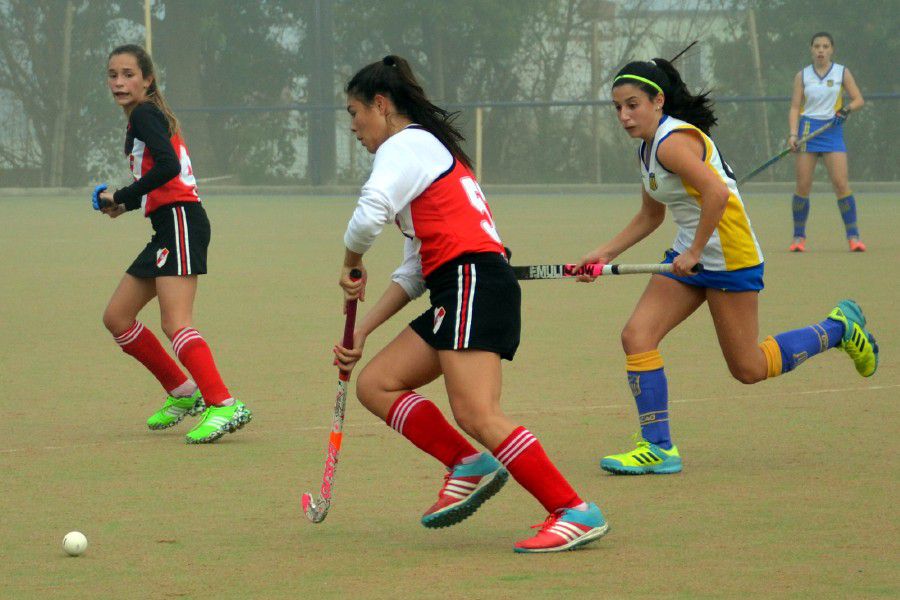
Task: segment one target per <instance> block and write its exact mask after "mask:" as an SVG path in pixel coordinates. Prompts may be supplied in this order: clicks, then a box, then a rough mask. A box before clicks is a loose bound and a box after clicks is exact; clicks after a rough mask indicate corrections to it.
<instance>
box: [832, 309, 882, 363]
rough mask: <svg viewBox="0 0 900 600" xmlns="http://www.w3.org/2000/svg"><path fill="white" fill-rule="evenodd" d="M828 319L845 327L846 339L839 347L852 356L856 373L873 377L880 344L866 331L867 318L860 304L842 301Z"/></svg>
mask: <svg viewBox="0 0 900 600" xmlns="http://www.w3.org/2000/svg"><path fill="white" fill-rule="evenodd" d="M828 318H829V319H831V320H832V321H837V322H838V323H841V324H842V325H843V326H844V337H843V338H842V339H841V342H840V344H839V347H840V348H841V349H842V350H843V351H844V352H846V353H847V354H849V355H850V358H851V359H853V364H854V365H855V366H856V372H857V373H859V374H860V375H862V376H863V377H871V376H872V375H873V374H874V373H875V371H877V370H878V343H877V342H876V341H875V336H874V335H872V334H871V333H870V332H869V331H868V330H866V317H865V316H864V315H863V312H862V309H861V308H860V307H859V304H857V303H856V302H854V301H853V300H841V301H840V302H838V305H837V306H835V307H834V310H832V311H831V312H830V313H829V314H828Z"/></svg>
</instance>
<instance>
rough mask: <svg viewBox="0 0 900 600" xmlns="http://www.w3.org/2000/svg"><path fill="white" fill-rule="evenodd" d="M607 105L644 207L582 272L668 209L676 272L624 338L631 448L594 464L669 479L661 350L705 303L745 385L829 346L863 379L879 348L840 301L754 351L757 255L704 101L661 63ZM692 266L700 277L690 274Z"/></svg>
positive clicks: (672, 461)
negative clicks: (632, 147) (633, 160)
mask: <svg viewBox="0 0 900 600" xmlns="http://www.w3.org/2000/svg"><path fill="white" fill-rule="evenodd" d="M612 97H613V103H614V104H615V107H616V112H617V113H618V118H619V122H620V123H621V125H622V127H623V128H624V129H625V131H627V132H628V135H630V136H631V137H633V138H638V139H640V140H641V145H640V149H639V151H638V158H639V162H640V169H641V177H642V180H643V189H642V195H641V197H642V201H641V207H640V210H639V211H638V213H637V215H635V217H634V218H633V219H632V220H631V222H630V223H629V224H628V225H627V226H626V227H625V228H624V229H623V230H622V231H621V232H619V233H618V234H617V235H616V236H615V237H613V238H612V239H611V240H609V241H608V242H606V243H604V244H602V245H601V246H599V247H598V248H597V249H596V250H594V251H593V252H590V253H589V254H587V255H585V256H584V258H583V259H582V260H581V263H580V264H582V265H583V264H586V263H594V262H602V263H609V262H612V260H613V259H614V258H615V257H616V256H618V255H620V254H621V253H622V252H624V251H625V250H627V249H628V248H630V247H632V246H634V245H635V244H637V243H638V242H639V241H641V240H642V239H644V238H645V237H647V236H648V235H650V233H652V232H653V231H654V230H655V229H656V228H657V227H659V225H660V224H661V223H662V222H663V219H664V218H665V215H666V209H667V208H668V209H669V210H671V211H672V218H673V219H674V220H675V223H676V224H677V225H678V234H677V236H676V238H675V243H674V245H673V248H672V249H670V250H668V251H666V254H665V259H664V261H663V262H664V263H672V266H673V268H674V273H671V274H665V275H653V276H652V277H651V279H650V283H649V284H648V285H647V289H646V290H645V291H644V294H643V296H641V298H640V300H638V303H637V306H636V307H635V309H634V312H633V313H632V315H631V318H630V319H629V320H628V323H627V324H626V325H625V329H624V330H623V331H622V347H623V349H624V350H625V355H626V361H625V362H626V367H627V371H628V384H629V386H630V387H631V392H632V394H633V395H634V398H635V401H636V402H637V409H638V417H639V420H640V427H641V433H640V434H637V435H636V436H635V440H636V442H637V448H636V449H634V450H632V451H630V452H626V453H624V454H615V455H612V456H607V457H605V458H603V459H602V460H601V462H600V466H601V467H602V468H603V469H605V470H607V471H610V472H612V473H617V474H630V475H640V474H645V473H677V472H679V471H681V468H682V462H681V456H680V454H679V453H678V448H677V447H676V446H675V445H674V444H673V443H672V437H671V435H670V432H669V412H668V388H667V383H666V375H665V372H664V370H663V359H662V356H661V355H660V353H659V350H658V348H659V344H660V342H662V340H663V338H664V337H665V336H666V334H668V333H669V332H670V331H671V330H672V329H674V328H675V327H676V326H677V325H678V324H679V323H681V322H682V321H684V320H685V319H686V318H687V317H688V316H690V315H691V314H692V313H693V312H694V311H695V310H697V309H698V308H699V307H700V306H701V305H702V304H703V303H704V302H705V303H706V304H707V305H708V306H709V311H710V313H711V314H712V318H713V323H714V325H715V328H716V334H717V336H718V339H719V346H720V347H721V348H722V354H723V355H724V356H725V361H726V362H727V363H728V369H729V371H730V372H731V374H732V375H733V376H734V377H735V378H736V379H737V380H738V381H740V382H742V383H756V382H758V381H762V380H763V379H766V378H768V377H776V376H778V375H781V374H783V373H787V372H788V371H791V370H793V369H794V368H796V367H797V366H799V365H800V363H802V362H803V361H805V360H806V359H807V358H810V357H812V356H813V355H816V354H819V353H821V352H824V351H825V350H827V349H829V348H834V347H836V346H839V347H841V348H842V349H843V350H845V351H846V352H847V353H848V354H849V355H850V357H851V358H852V359H853V362H854V364H855V365H856V370H857V371H858V372H859V374H860V375H862V376H863V377H869V376H870V375H872V374H873V373H874V372H875V369H876V368H877V367H878V346H877V345H876V344H875V338H874V337H872V335H871V334H870V333H869V332H868V331H867V330H866V329H865V327H866V319H865V317H864V316H863V314H862V310H861V309H860V308H859V306H858V305H857V304H856V303H855V302H853V301H852V300H843V301H841V302H839V303H838V305H837V307H835V308H834V310H832V311H831V313H830V314H829V315H828V317H827V318H826V319H825V320H823V321H821V322H819V323H816V324H815V325H811V326H809V327H804V328H802V329H797V330H794V331H788V332H786V333H780V334H778V335H776V336H775V337H767V338H766V339H765V341H763V342H762V343H761V344H759V343H758V339H759V338H758V333H759V318H758V314H757V313H758V308H757V305H758V298H759V291H760V290H761V289H763V256H762V252H761V251H760V249H759V244H758V243H757V241H756V235H755V234H754V233H753V229H752V227H751V226H750V219H749V218H748V217H747V213H746V211H745V210H744V204H743V202H742V201H741V195H740V193H739V192H738V189H737V185H736V183H735V179H734V174H733V173H732V172H731V169H730V168H729V167H728V165H727V164H726V163H725V160H724V159H723V158H722V155H721V154H720V153H719V150H718V148H717V147H716V145H715V144H714V143H713V141H712V140H711V139H710V137H709V130H710V129H711V128H712V126H713V125H715V123H716V118H715V115H714V114H713V111H712V108H711V106H710V104H711V103H710V101H709V99H708V98H707V97H706V94H705V93H704V94H700V95H699V96H694V95H692V94H691V93H690V92H689V91H688V89H687V86H686V85H685V84H684V82H683V81H682V80H681V75H680V74H679V73H678V71H677V70H676V69H675V68H674V67H673V66H672V64H671V62H669V61H666V60H663V59H661V58H655V59H653V60H652V61H650V62H632V63H629V64H627V65H626V66H625V67H624V68H623V69H622V70H621V71H619V73H618V74H617V75H616V77H615V79H614V82H613V89H612ZM697 263H701V264H703V266H704V270H703V271H702V272H701V273H700V274H698V275H693V276H692V275H691V269H692V268H693V267H694V265H696V264H697ZM593 280H594V278H592V277H587V276H581V277H579V281H593Z"/></svg>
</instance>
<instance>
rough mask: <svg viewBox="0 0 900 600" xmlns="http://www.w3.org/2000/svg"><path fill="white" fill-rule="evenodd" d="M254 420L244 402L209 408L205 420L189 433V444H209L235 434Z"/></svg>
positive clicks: (204, 415)
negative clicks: (229, 434) (227, 434)
mask: <svg viewBox="0 0 900 600" xmlns="http://www.w3.org/2000/svg"><path fill="white" fill-rule="evenodd" d="M252 418H253V413H251V412H250V411H249V410H248V409H247V407H246V406H245V405H244V403H243V402H241V401H240V400H235V401H234V404H232V405H231V406H208V407H207V408H206V412H205V413H203V418H202V419H200V422H199V423H197V425H196V426H194V428H193V429H191V430H190V431H188V432H187V435H186V436H185V438H186V439H187V443H188V444H209V443H211V442H214V441H216V440H217V439H219V438H220V437H222V436H223V435H225V434H226V433H233V432H235V431H237V430H238V429H240V428H241V427H243V426H244V425H246V424H247V423H249V422H250V419H252Z"/></svg>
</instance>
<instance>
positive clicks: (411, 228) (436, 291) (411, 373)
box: [335, 55, 608, 552]
mask: <svg viewBox="0 0 900 600" xmlns="http://www.w3.org/2000/svg"><path fill="white" fill-rule="evenodd" d="M346 92H347V112H349V113H350V118H351V125H350V129H351V131H352V132H353V133H354V135H356V137H357V139H359V141H360V142H361V143H362V144H363V145H364V146H365V147H366V149H367V150H368V151H369V152H372V153H374V154H375V162H374V164H373V165H372V174H371V175H370V176H369V180H368V181H366V183H365V185H364V186H363V188H362V193H361V194H360V198H359V203H358V205H357V207H356V210H355V211H354V213H353V216H352V218H351V219H350V222H349V224H348V225H347V230H346V232H345V234H344V245H345V246H346V250H345V252H344V265H343V270H342V273H341V278H340V285H341V287H342V288H343V289H344V293H345V298H346V299H348V300H350V299H354V298H358V299H360V300H363V299H364V298H365V291H366V269H365V266H364V265H363V260H362V257H363V255H364V254H365V252H366V251H367V250H369V248H370V247H371V245H372V243H373V242H374V241H375V238H376V237H377V236H378V235H379V234H380V233H381V231H382V229H383V228H384V227H385V225H388V224H390V223H395V224H396V225H397V227H398V228H399V229H400V233H401V234H402V235H403V237H405V238H406V239H405V241H404V258H403V262H402V264H401V265H400V267H399V268H398V269H397V270H396V271H394V273H393V275H392V277H391V282H390V283H389V284H388V287H387V289H386V290H385V291H384V293H383V295H382V296H381V298H380V299H379V300H378V301H377V302H376V303H375V306H373V307H372V309H371V310H370V311H368V313H367V314H366V315H365V316H364V317H363V319H362V320H361V321H360V323H359V324H358V325H357V327H356V331H355V332H354V340H353V348H344V347H342V346H336V347H335V356H336V358H337V362H338V364H339V365H340V368H341V369H342V370H344V371H347V372H349V371H350V370H351V369H353V367H354V366H355V365H356V363H357V362H358V361H359V359H360V358H361V357H362V351H363V347H364V345H365V342H366V338H367V337H368V335H369V334H370V333H371V332H372V331H373V330H375V329H376V328H377V327H379V326H380V325H381V324H382V323H384V322H385V321H387V320H388V319H389V318H391V317H392V316H393V315H394V314H396V313H397V312H398V311H399V310H400V309H401V308H403V307H404V306H405V305H406V304H407V303H409V302H410V301H411V300H413V299H415V298H416V297H418V296H420V295H421V294H422V293H424V292H425V291H426V289H427V290H428V292H429V306H428V308H427V309H426V310H425V311H424V312H423V313H422V314H420V315H419V316H418V317H417V318H415V319H414V320H413V321H412V322H411V323H410V324H409V326H407V327H405V328H404V329H403V331H401V332H400V334H399V335H398V336H397V337H396V338H394V339H393V340H392V341H391V342H390V343H388V345H387V346H385V347H384V348H382V349H381V350H380V351H379V352H378V353H377V354H376V355H375V356H374V357H372V359H371V360H370V361H369V363H368V364H367V365H366V366H365V368H363V370H362V373H360V375H359V377H358V378H357V384H356V394H357V396H358V397H359V400H360V402H361V403H362V404H363V405H364V406H365V407H366V408H367V409H369V410H370V411H371V412H372V413H373V414H374V415H376V416H377V417H379V418H381V419H383V420H384V421H385V422H386V423H387V424H388V425H389V426H390V427H392V428H393V429H395V430H396V431H397V432H398V433H400V434H401V435H403V436H404V437H405V438H407V439H408V440H409V441H410V442H412V443H413V444H414V445H415V446H416V447H418V448H419V449H421V450H423V451H424V452H426V453H427V454H429V455H431V456H433V457H434V458H436V459H437V460H438V461H440V462H441V463H442V464H443V465H444V467H446V469H447V471H448V472H447V474H446V476H445V477H444V485H443V486H442V487H441V489H440V491H439V492H438V499H437V502H435V503H434V504H433V505H432V506H431V507H430V508H428V509H427V510H426V511H425V513H424V514H423V515H422V518H421V522H422V525H424V526H425V527H431V528H438V527H447V526H450V525H455V524H456V523H459V522H460V521H462V520H463V519H466V518H468V517H469V516H470V515H472V514H473V513H474V512H475V511H476V510H477V509H478V507H479V506H480V505H481V504H482V503H483V502H484V501H485V500H487V499H488V498H490V497H491V496H493V495H494V494H495V493H496V492H497V491H499V490H500V488H501V487H502V486H503V484H504V482H505V481H506V480H507V478H508V477H509V475H512V476H513V478H514V479H515V480H516V481H518V482H519V483H520V484H521V485H522V487H524V488H525V489H526V490H528V492H530V493H531V495H532V496H534V497H535V499H537V500H538V502H540V503H541V505H542V506H543V507H544V509H545V510H546V511H547V513H549V516H548V517H547V518H546V519H545V520H544V522H543V524H542V525H541V526H540V528H539V531H538V533H537V535H535V536H534V537H531V538H528V539H525V540H522V541H520V542H517V543H516V544H515V545H514V550H515V551H516V552H557V551H562V550H570V549H573V548H575V547H578V546H582V545H584V544H587V543H590V542H592V541H595V540H597V539H599V538H600V537H601V536H603V535H604V534H605V533H606V531H607V529H608V525H607V523H606V520H605V519H604V517H603V514H602V513H601V512H600V509H599V508H598V507H597V505H596V504H594V503H588V502H585V501H583V500H582V499H581V497H580V496H579V495H578V494H577V493H576V492H575V490H574V489H573V488H572V486H571V485H569V483H568V482H567V481H566V479H565V478H564V477H563V476H562V474H560V472H559V471H558V470H557V469H556V467H555V466H554V465H553V463H552V462H551V461H550V459H549V458H548V457H547V454H546V453H545V452H544V450H543V448H542V446H541V444H540V442H539V441H538V440H537V438H536V437H535V436H534V435H533V434H532V433H531V432H529V431H528V430H527V429H525V428H524V427H522V426H521V425H518V424H517V423H515V422H514V421H513V420H512V419H510V418H509V417H508V416H507V415H506V414H505V413H504V412H503V411H502V409H501V408H500V389H501V362H500V361H501V359H507V360H512V359H513V356H514V354H515V352H516V348H517V347H518V345H519V332H520V326H521V323H520V321H521V318H520V305H521V292H520V289H519V284H518V282H517V281H516V279H515V276H514V274H513V271H512V267H510V266H509V263H508V262H507V258H506V255H505V252H504V247H503V243H502V242H501V240H500V235H499V234H498V233H497V228H496V227H495V225H494V218H493V215H492V214H491V210H490V207H489V206H488V203H487V200H486V199H485V197H484V194H483V193H482V191H481V188H480V187H479V185H478V182H477V181H476V180H475V176H474V175H473V174H472V170H471V168H470V164H471V163H470V161H469V158H468V156H466V154H465V152H464V151H463V150H462V148H461V147H460V142H462V141H463V138H462V135H461V134H460V133H459V131H458V130H457V129H456V127H455V126H454V125H453V118H454V117H455V115H454V114H452V113H448V112H447V111H445V110H444V109H442V108H440V107H437V106H435V105H434V104H432V103H431V101H429V100H428V98H427V97H426V96H425V92H424V91H423V90H422V88H421V86H420V85H419V84H418V82H417V81H416V78H415V76H414V75H413V73H412V70H411V69H410V67H409V64H408V63H407V62H406V61H405V60H404V59H402V58H400V57H399V56H393V55H392V56H386V57H385V58H384V59H382V60H380V61H378V62H375V63H372V64H370V65H368V66H366V67H364V68H363V69H361V70H360V71H359V72H358V73H357V74H356V75H354V76H353V78H352V79H351V80H350V82H349V83H348V84H347V88H346ZM354 269H358V270H359V271H361V272H362V274H363V276H362V278H361V279H359V280H354V279H353V278H351V277H350V274H351V272H352V271H353V270H354ZM440 376H443V378H444V384H445V386H446V389H447V396H448V398H449V400H450V408H451V410H452V411H453V417H454V419H455V421H456V424H457V425H458V426H459V427H460V428H461V429H462V430H463V431H465V432H466V433H467V434H469V436H471V437H472V438H473V439H475V440H476V441H477V442H478V443H479V444H481V445H482V446H484V447H485V448H487V449H488V451H489V452H479V451H478V450H476V449H475V447H474V446H473V445H472V444H471V443H470V442H469V441H468V440H467V439H466V438H465V437H463V436H462V435H461V434H460V433H459V431H457V429H456V428H455V427H454V426H453V425H451V424H450V422H448V421H447V419H446V418H445V417H444V416H443V413H442V412H441V411H440V409H438V408H437V406H436V405H435V404H434V403H432V402H431V401H430V400H428V399H427V398H424V397H423V396H421V395H420V394H419V393H418V392H417V391H416V390H417V389H418V388H421V387H422V386H424V385H426V384H428V383H430V382H432V381H434V380H435V379H437V378H438V377H440ZM395 462H396V461H395ZM397 466H398V470H399V467H400V466H401V465H400V464H397ZM384 485H386V486H390V485H391V483H390V482H385V483H384ZM373 498H374V497H373Z"/></svg>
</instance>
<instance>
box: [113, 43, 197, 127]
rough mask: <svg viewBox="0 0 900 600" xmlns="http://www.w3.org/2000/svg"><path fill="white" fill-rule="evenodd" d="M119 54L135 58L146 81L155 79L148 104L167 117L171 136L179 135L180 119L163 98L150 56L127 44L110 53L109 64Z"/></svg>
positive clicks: (135, 46) (135, 45)
mask: <svg viewBox="0 0 900 600" xmlns="http://www.w3.org/2000/svg"><path fill="white" fill-rule="evenodd" d="M118 54H130V55H131V56H133V57H134V59H135V60H136V61H137V64H138V68H139V69H140V70H141V74H142V75H143V76H144V79H146V78H147V77H153V81H151V82H150V87H148V88H147V102H150V103H152V104H153V105H154V106H156V108H158V109H159V110H160V112H162V114H163V115H164V116H165V117H166V121H167V122H168V124H169V135H175V134H176V133H178V131H179V130H180V129H181V125H179V123H178V118H177V117H175V113H174V112H172V109H171V107H169V103H168V102H166V98H165V96H163V94H162V91H161V90H160V89H159V77H158V76H157V75H156V69H154V68H153V59H152V58H150V54H148V53H147V51H146V50H144V49H143V48H142V47H141V46H138V45H137V44H125V45H123V46H117V47H116V48H113V51H112V52H110V53H109V57H108V58H107V59H106V61H107V62H109V59H111V58H112V57H113V56H116V55H118Z"/></svg>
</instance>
